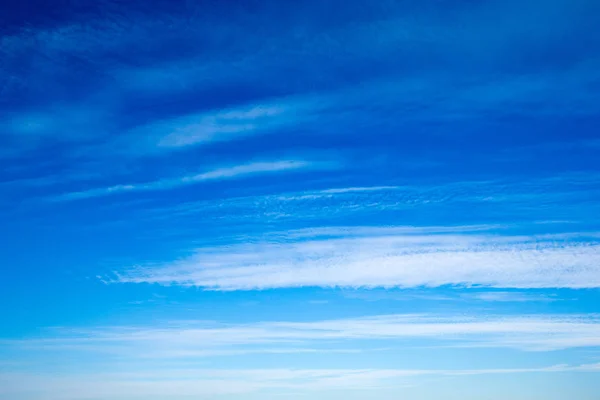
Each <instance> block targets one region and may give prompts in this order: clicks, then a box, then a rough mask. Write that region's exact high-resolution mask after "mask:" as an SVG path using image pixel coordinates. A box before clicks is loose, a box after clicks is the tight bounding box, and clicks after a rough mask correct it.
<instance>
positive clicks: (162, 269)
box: [117, 228, 600, 290]
mask: <svg viewBox="0 0 600 400" xmlns="http://www.w3.org/2000/svg"><path fill="white" fill-rule="evenodd" d="M567 238H569V239H570V240H568V241H565V239H567ZM598 277H600V244H599V242H598V234H597V233H594V232H591V233H575V234H567V235H564V234H562V235H540V236H529V237H528V236H510V235H479V234H429V235H422V234H403V233H396V234H395V233H394V232H393V231H391V232H390V231H389V230H387V229H386V228H383V229H381V230H379V231H378V230H377V229H373V230H372V231H371V232H370V233H369V234H367V235H365V236H356V235H352V233H351V232H349V233H348V234H347V235H346V236H344V237H329V238H328V237H321V238H319V237H314V238H310V237H308V238H307V237H301V238H300V239H296V240H288V241H284V242H281V241H273V242H262V243H253V244H240V245H234V246H225V247H223V248H219V247H216V248H206V249H198V250H197V255H196V256H193V257H190V258H188V259H186V260H183V261H177V262H174V263H167V264H165V265H163V266H152V267H143V266H142V267H137V268H134V269H130V270H127V271H125V272H121V273H118V278H117V281H118V282H123V283H142V282H147V283H159V284H163V285H172V284H175V285H184V286H200V287H203V288H209V289H218V290H250V289H267V288H282V287H302V286H321V287H419V286H430V287H434V286H442V285H464V286H471V285H483V286H490V287H504V288H552V287H554V288H560V287H566V288H592V287H599V286H600V280H599V279H598Z"/></svg>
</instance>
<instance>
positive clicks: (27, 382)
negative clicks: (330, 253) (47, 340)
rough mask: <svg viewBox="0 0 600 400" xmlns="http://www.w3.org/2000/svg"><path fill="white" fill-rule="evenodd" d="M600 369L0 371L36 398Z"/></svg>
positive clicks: (360, 384) (6, 383) (3, 389)
mask: <svg viewBox="0 0 600 400" xmlns="http://www.w3.org/2000/svg"><path fill="white" fill-rule="evenodd" d="M584 371H585V372H597V371H600V364H583V365H575V366H570V365H552V366H545V367H533V368H505V369H474V370H421V369H415V370H404V369H226V370H223V369H167V368H163V369H159V370H142V371H139V372H135V373H131V372H118V373H98V374H89V373H88V374H85V373H72V374H57V373H54V374H33V373H27V374H25V373H5V374H0V394H1V395H6V396H18V395H23V394H26V395H29V396H30V397H28V398H31V399H44V400H47V399H50V400H72V399H73V400H74V399H87V398H90V399H91V398H94V399H113V398H148V397H149V396H151V397H152V398H155V397H159V396H165V397H168V398H184V397H185V396H215V395H224V394H234V395H238V394H248V393H253V392H262V391H265V390H273V389H275V390H278V391H280V392H282V393H287V394H291V393H302V392H304V393H311V392H312V391H315V390H317V391H323V390H336V389H361V390H369V389H374V388H377V387H381V386H382V385H386V386H388V387H389V386H392V387H402V386H404V385H406V384H408V383H413V382H415V379H418V378H419V377H427V376H464V375H497V374H506V375H508V374H524V373H560V372H584Z"/></svg>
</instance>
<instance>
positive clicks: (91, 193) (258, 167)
mask: <svg viewBox="0 0 600 400" xmlns="http://www.w3.org/2000/svg"><path fill="white" fill-rule="evenodd" d="M324 166H325V163H318V162H310V161H304V160H278V161H263V162H254V163H250V164H242V165H235V166H230V167H223V168H217V169H214V170H211V171H207V172H202V173H199V174H194V175H185V176H182V177H177V178H168V179H159V180H156V181H151V182H144V183H132V184H120V185H114V186H109V187H104V188H96V189H90V190H86V191H81V192H72V193H67V194H63V195H60V196H58V197H57V198H56V200H76V199H82V198H89V197H99V196H108V195H111V194H117V193H122V192H139V191H159V190H168V189H173V188H177V187H181V186H187V185H193V184H196V183H200V182H206V181H217V180H227V179H238V178H243V177H248V176H253V175H262V174H269V173H276V172H284V171H293V170H306V169H311V168H319V167H324Z"/></svg>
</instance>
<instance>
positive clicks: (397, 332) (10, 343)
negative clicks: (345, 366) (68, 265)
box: [1, 314, 600, 360]
mask: <svg viewBox="0 0 600 400" xmlns="http://www.w3.org/2000/svg"><path fill="white" fill-rule="evenodd" d="M363 341H379V342H380V343H381V344H382V345H383V346H389V345H390V344H392V345H394V346H396V347H397V346H400V347H406V348H410V347H411V346H414V344H415V343H416V342H415V341H417V342H418V343H421V344H422V343H428V344H429V345H432V346H442V347H444V346H455V347H456V346H457V347H489V348H512V349H518V350H524V351H552V350H561V349H570V348H577V347H599V346H600V320H599V319H598V316H597V315H519V316H512V315H508V316H494V315H487V316H482V315H460V316H453V315H437V314H392V315H375V316H368V317H359V318H347V319H332V320H317V321H309V322H287V321H275V322H254V323H246V324H239V323H238V324H225V323H213V322H207V321H177V322H172V323H168V324H160V325H155V326H148V327H144V326H137V327H136V326H114V327H107V328H95V329H68V328H61V329H59V330H55V331H53V332H52V333H51V334H50V335H48V336H46V337H41V338H31V339H22V340H4V341H2V342H1V344H2V346H3V347H5V348H10V349H13V350H18V351H19V352H21V353H22V352H24V351H34V352H36V354H41V352H52V354H56V352H59V353H60V352H66V353H69V352H92V353H95V354H105V355H108V356H109V358H110V357H113V358H114V357H117V359H130V360H140V359H157V360H161V359H162V360H168V359H173V360H177V359H178V360H182V359H195V358H203V357H218V356H232V355H238V356H239V355H245V354H250V355H253V354H259V353H263V354H269V353H271V354H285V353H288V354H294V353H311V352H319V351H320V350H318V349H321V348H325V349H327V348H328V347H330V346H331V345H332V344H336V346H334V347H331V348H330V349H329V351H334V352H340V353H343V352H352V351H356V350H360V351H365V352H367V351H378V349H379V347H373V346H368V347H365V346H364V342H363ZM339 345H341V346H342V347H338V346H339ZM380 347H381V345H380ZM326 351H327V350H326Z"/></svg>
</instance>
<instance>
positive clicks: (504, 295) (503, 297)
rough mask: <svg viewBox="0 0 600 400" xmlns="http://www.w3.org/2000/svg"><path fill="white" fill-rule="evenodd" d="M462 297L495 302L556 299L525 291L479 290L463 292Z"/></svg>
mask: <svg viewBox="0 0 600 400" xmlns="http://www.w3.org/2000/svg"><path fill="white" fill-rule="evenodd" d="M462 297H463V298H466V299H470V300H481V301H497V302H539V301H542V302H548V301H557V300H558V299H557V298H556V297H552V296H547V295H542V294H537V293H527V292H502V291H497V292H479V293H470V294H464V295H463V296H462Z"/></svg>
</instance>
